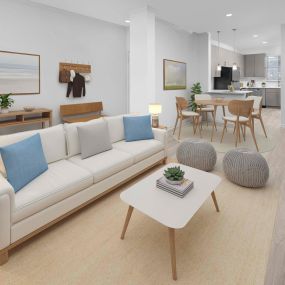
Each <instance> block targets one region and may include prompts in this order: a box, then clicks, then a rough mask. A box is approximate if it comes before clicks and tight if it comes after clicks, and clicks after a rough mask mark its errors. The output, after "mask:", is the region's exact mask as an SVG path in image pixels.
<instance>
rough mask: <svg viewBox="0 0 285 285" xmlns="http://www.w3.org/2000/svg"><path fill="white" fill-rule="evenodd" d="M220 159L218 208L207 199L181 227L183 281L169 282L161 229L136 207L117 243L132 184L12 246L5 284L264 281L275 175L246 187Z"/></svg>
mask: <svg viewBox="0 0 285 285" xmlns="http://www.w3.org/2000/svg"><path fill="white" fill-rule="evenodd" d="M221 159H222V154H218V164H217V166H216V168H215V171H214V173H216V174H218V175H220V176H221V177H222V178H223V180H222V183H221V184H220V186H219V188H218V189H217V191H216V196H217V199H218V203H219V206H220V209H221V212H220V213H217V212H216V211H215V208H214V205H213V202H212V200H211V199H208V200H207V201H206V203H205V204H204V205H203V206H202V207H201V209H200V210H199V211H198V212H197V213H196V214H195V216H194V217H193V218H192V220H191V221H190V222H189V224H188V225H187V226H186V227H185V228H184V229H181V230H178V231H177V235H176V250H177V269H178V281H176V282H175V281H172V279H171V265H170V253H169V243H168V232H167V229H166V228H165V227H164V226H162V225H160V224H159V223H157V222H156V221H154V220H152V219H150V218H149V217H147V216H145V215H143V214H142V213H140V212H138V211H136V210H135V211H134V213H133V216H132V218H131V221H130V225H129V228H128V230H127V233H126V238H125V240H124V241H122V240H120V234H121V230H122V226H123V222H124V219H125V215H126V212H127V208H128V207H127V205H126V204H124V203H123V202H122V201H121V200H120V197H119V195H120V192H121V191H123V190H124V189H126V188H127V187H128V186H129V185H130V183H129V184H127V185H125V186H124V187H121V188H120V189H118V190H117V191H114V192H113V193H111V194H109V195H108V196H106V197H104V198H102V199H100V200H99V201H97V202H95V203H93V204H92V205H90V206H89V207H87V208H85V209H83V210H82V211H80V212H79V213H77V214H74V215H73V216H71V217H70V218H68V219H66V220H65V221H63V222H60V223H59V224H58V225H56V226H53V227H52V228H50V229H48V230H46V231H45V232H43V233H41V234H40V235H38V236H36V237H34V238H33V239H32V240H30V241H28V242H26V243H25V244H23V245H22V246H20V247H18V248H16V249H14V250H13V251H12V253H11V255H10V260H9V262H8V263H7V264H5V265H4V266H2V267H0V284H1V285H8V284H13V285H14V284H15V285H16V284H17V285H21V284H29V285H33V284H43V285H45V284H49V285H51V284H52V285H57V284H58V285H59V284H60V285H63V284H69V285H71V284H80V285H85V284H95V285H97V284H98V285H101V284H102V285H128V284H129V285H167V284H184V285H186V284H187V285H192V284H193V285H208V284H209V285H223V284H225V285H236V284H240V285H259V284H260V285H261V284H263V282H264V276H265V270H266V264H267V259H268V254H269V248H270V241H271V235H272V230H273V224H274V217H275V212H276V207H277V200H278V187H277V186H278V185H277V184H276V182H274V181H275V180H276V179H275V178H276V177H274V175H271V178H270V181H269V183H268V185H267V187H266V188H263V189H259V190H250V189H246V188H241V187H238V186H236V185H233V184H232V183H230V182H229V181H227V180H226V179H224V177H223V174H222V170H221ZM160 167H161V166H160ZM152 171H153V170H152ZM146 175H148V174H147V173H146V174H144V175H143V176H141V177H139V178H137V179H136V180H134V181H133V182H131V183H135V182H136V181H137V180H139V179H142V177H145V176H146Z"/></svg>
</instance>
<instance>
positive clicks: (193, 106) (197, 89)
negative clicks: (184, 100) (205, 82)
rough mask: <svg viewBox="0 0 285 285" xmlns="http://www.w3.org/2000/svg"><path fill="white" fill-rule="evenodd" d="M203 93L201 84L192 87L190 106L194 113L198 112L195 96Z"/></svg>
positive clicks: (197, 83)
mask: <svg viewBox="0 0 285 285" xmlns="http://www.w3.org/2000/svg"><path fill="white" fill-rule="evenodd" d="M201 93H202V86H201V83H200V82H196V83H194V84H193V86H192V87H191V95H190V104H189V107H190V109H191V110H192V111H194V112H196V110H197V104H196V103H195V95H197V94H201Z"/></svg>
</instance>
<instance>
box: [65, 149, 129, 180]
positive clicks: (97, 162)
mask: <svg viewBox="0 0 285 285" xmlns="http://www.w3.org/2000/svg"><path fill="white" fill-rule="evenodd" d="M69 161H71V162H73V163H75V164H77V165H79V166H81V167H84V168H85V169H87V170H88V171H90V172H92V174H93V177H94V183H97V182H99V181H100V180H103V179H105V178H107V177H109V176H111V175H113V174H115V173H117V172H119V171H121V170H123V169H125V168H127V167H129V166H131V165H132V164H133V163H134V159H133V156H132V155H131V154H128V153H126V152H123V151H120V150H117V149H111V150H108V151H105V152H102V153H99V154H97V155H94V156H91V157H88V158H86V159H81V156H80V155H76V156H73V157H71V158H69Z"/></svg>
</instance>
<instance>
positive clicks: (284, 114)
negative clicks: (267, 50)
mask: <svg viewBox="0 0 285 285" xmlns="http://www.w3.org/2000/svg"><path fill="white" fill-rule="evenodd" d="M284 63H285V24H283V25H281V126H282V127H283V128H285V64H284Z"/></svg>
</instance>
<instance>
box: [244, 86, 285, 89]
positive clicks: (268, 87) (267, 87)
mask: <svg viewBox="0 0 285 285" xmlns="http://www.w3.org/2000/svg"><path fill="white" fill-rule="evenodd" d="M280 88H281V87H270V86H266V87H261V86H259V87H241V89H280Z"/></svg>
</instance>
